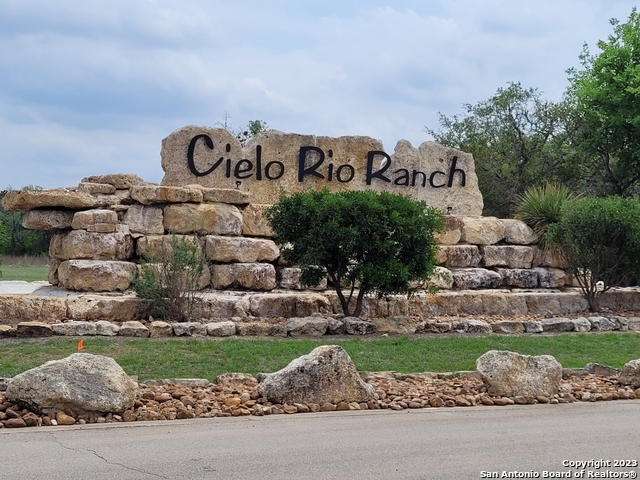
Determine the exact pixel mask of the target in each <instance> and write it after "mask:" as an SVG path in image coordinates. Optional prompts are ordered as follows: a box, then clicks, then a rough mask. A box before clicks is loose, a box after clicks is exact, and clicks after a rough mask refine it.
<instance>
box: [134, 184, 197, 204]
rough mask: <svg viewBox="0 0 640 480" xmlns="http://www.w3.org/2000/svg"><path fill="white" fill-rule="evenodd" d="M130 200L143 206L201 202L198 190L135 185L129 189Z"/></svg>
mask: <svg viewBox="0 0 640 480" xmlns="http://www.w3.org/2000/svg"><path fill="white" fill-rule="evenodd" d="M130 192H131V198H133V199H134V200H135V201H136V202H139V203H141V204H143V205H151V204H153V203H185V202H194V203H201V202H202V198H203V197H202V191H200V189H198V188H182V187H165V186H160V185H136V186H132V187H131V190H130Z"/></svg>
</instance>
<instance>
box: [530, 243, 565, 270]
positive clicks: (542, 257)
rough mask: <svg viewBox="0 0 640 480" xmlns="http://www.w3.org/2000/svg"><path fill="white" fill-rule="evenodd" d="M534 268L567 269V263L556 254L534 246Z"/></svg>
mask: <svg viewBox="0 0 640 480" xmlns="http://www.w3.org/2000/svg"><path fill="white" fill-rule="evenodd" d="M531 248H533V266H534V267H547V268H566V267H567V262H566V261H565V259H564V258H563V257H562V256H561V255H560V254H559V253H556V252H553V251H544V250H540V249H539V248H538V247H536V246H533V247H531Z"/></svg>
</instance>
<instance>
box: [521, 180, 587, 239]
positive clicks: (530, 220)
mask: <svg viewBox="0 0 640 480" xmlns="http://www.w3.org/2000/svg"><path fill="white" fill-rule="evenodd" d="M581 197H582V195H581V194H579V193H574V192H572V191H571V190H569V189H568V188H567V187H565V186H562V185H558V184H555V183H547V184H546V185H544V186H539V187H530V188H528V189H527V190H526V191H525V192H524V193H523V194H521V195H518V196H517V198H516V203H515V217H516V218H517V219H518V220H522V221H523V222H524V223H526V224H527V225H529V226H530V227H531V228H532V229H533V231H534V232H535V234H536V235H537V236H538V246H539V247H540V248H541V249H543V250H552V251H558V248H559V247H558V245H557V244H556V243H554V242H552V241H550V239H549V236H548V235H547V229H548V228H549V225H553V224H554V223H558V222H559V221H560V220H561V218H562V213H563V210H564V209H565V208H567V207H568V206H570V204H571V202H574V201H575V200H578V199H579V198H581Z"/></svg>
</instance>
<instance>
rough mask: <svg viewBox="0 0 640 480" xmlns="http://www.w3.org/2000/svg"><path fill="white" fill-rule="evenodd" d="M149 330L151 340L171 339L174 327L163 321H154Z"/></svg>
mask: <svg viewBox="0 0 640 480" xmlns="http://www.w3.org/2000/svg"><path fill="white" fill-rule="evenodd" d="M148 328H149V336H150V337H151V338H160V337H171V336H172V335H173V327H172V326H171V324H170V323H167V322H163V321H161V320H154V321H152V322H151V323H150V324H149V327H148Z"/></svg>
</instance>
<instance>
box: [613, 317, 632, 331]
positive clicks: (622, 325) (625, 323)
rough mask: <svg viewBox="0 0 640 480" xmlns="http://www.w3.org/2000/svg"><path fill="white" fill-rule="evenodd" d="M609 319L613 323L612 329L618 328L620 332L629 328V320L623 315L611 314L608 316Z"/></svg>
mask: <svg viewBox="0 0 640 480" xmlns="http://www.w3.org/2000/svg"><path fill="white" fill-rule="evenodd" d="M609 321H610V322H611V323H613V329H614V330H620V331H621V332H626V331H627V330H629V320H627V318H625V317H621V316H619V315H611V316H610V317H609Z"/></svg>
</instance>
